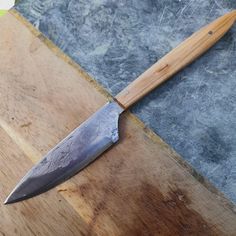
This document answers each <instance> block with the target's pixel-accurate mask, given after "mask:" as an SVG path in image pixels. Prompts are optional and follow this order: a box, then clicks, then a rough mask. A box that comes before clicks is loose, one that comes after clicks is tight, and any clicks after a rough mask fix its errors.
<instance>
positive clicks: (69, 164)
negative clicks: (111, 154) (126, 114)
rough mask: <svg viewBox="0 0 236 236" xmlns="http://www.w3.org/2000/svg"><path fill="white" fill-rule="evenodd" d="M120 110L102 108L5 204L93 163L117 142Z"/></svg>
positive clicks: (48, 156)
mask: <svg viewBox="0 0 236 236" xmlns="http://www.w3.org/2000/svg"><path fill="white" fill-rule="evenodd" d="M123 111H124V109H123V108H122V107H121V106H120V105H118V103H116V102H115V101H112V102H109V103H107V104H106V105H104V106H103V107H102V108H101V109H99V110H98V111H97V112H96V113H95V114H94V115H92V116H91V117H90V118H89V119H88V120H86V121H85V122H84V123H82V124H81V125H80V126H79V127H78V128H77V129H75V130H74V131H73V132H71V133H70V134H69V135H68V136H67V137H66V138H65V139H63V140H62V141H61V142H60V143H58V144H57V145H56V146H55V147H54V148H53V149H52V150H51V151H50V152H49V153H48V154H46V156H45V157H44V158H43V159H42V160H41V161H40V162H39V163H38V164H36V165H35V166H34V167H33V168H32V169H31V170H30V171H29V172H28V173H27V174H26V175H25V176H24V178H23V179H22V180H21V181H20V182H19V184H18V185H17V186H16V187H15V189H14V190H13V191H12V193H11V194H10V195H9V197H8V198H7V199H6V201H5V204H8V203H13V202H17V201H20V200H24V199H27V198H30V197H33V196H35V195H38V194H40V193H43V192H45V191H47V190H49V189H51V188H53V187H55V186H56V185H58V184H60V183H62V182H63V181H65V180H67V179H69V178H70V177H72V176H73V175H75V174H76V173H77V172H79V171H80V170H82V169H83V168H84V167H86V166H87V165H88V164H89V163H91V162H92V161H94V160H95V159H96V158H97V157H98V156H99V155H100V154H101V153H103V152H104V151H105V150H106V149H107V148H109V147H110V146H111V145H112V144H114V143H116V142H117V141H118V139H119V131H118V120H119V116H120V114H121V113H122V112H123Z"/></svg>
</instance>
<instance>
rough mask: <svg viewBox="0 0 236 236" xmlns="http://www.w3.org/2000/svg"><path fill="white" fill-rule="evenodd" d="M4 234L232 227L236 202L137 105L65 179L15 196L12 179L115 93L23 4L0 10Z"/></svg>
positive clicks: (217, 231)
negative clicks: (23, 12) (91, 158)
mask: <svg viewBox="0 0 236 236" xmlns="http://www.w3.org/2000/svg"><path fill="white" fill-rule="evenodd" d="M0 27H1V37H0V58H1V63H0V101H1V106H0V202H1V203H0V218H1V220H0V235H10V236H12V235H67V236H69V235H76V236H77V235H109V236H111V235H127V236H130V235H131V236H132V235H134V236H136V235H235V234H236V224H235V222H236V215H235V211H234V210H235V209H234V206H233V205H232V204H230V203H229V202H228V201H227V200H226V199H225V198H224V197H223V196H221V194H220V193H218V192H217V190H215V189H214V188H213V187H212V186H211V185H210V184H208V183H207V182H206V181H204V179H203V178H201V177H200V176H199V175H197V174H196V173H195V172H194V171H193V170H192V169H191V168H189V167H188V166H187V165H186V164H185V163H184V162H183V161H182V159H181V157H179V156H178V155H177V154H176V153H175V152H174V151H173V150H171V149H170V148H169V147H168V146H167V145H166V144H165V143H164V142H163V141H162V140H161V139H160V138H159V137H158V136H156V135H155V134H153V133H152V132H151V131H150V130H149V129H147V128H146V127H144V125H143V124H142V123H141V122H140V121H139V120H138V119H137V118H136V117H134V116H133V115H132V114H130V113H129V112H127V113H126V114H124V115H123V117H122V119H121V140H120V142H119V143H118V144H117V145H115V146H114V147H113V148H112V149H110V150H108V151H107V152H105V154H104V155H102V156H101V157H100V158H99V159H97V160H96V161H95V162H94V163H93V164H91V165H90V166H89V167H88V168H86V169H85V170H83V171H82V172H80V173H79V174H78V175H76V176H75V177H73V178H71V179H70V180H69V181H67V182H65V183H64V184H62V185H60V186H58V187H57V188H54V189H53V190H51V191H49V192H47V193H45V194H42V195H40V196H38V197H35V198H33V199H30V200H27V201H24V202H20V203H17V204H13V205H3V201H4V199H5V198H6V196H7V195H8V194H9V192H10V191H11V190H12V188H13V187H14V186H15V184H16V183H17V182H18V181H19V180H20V178H21V177H22V176H23V175H24V174H25V173H26V171H27V170H28V169H29V168H31V167H32V165H33V163H35V162H36V161H38V160H39V159H40V158H41V157H42V155H44V154H46V153H47V151H48V150H50V149H51V148H52V147H53V146H54V145H55V144H56V143H57V142H58V141H59V140H61V139H62V138H63V137H65V136H66V135H67V134H68V133H69V132H70V131H72V130H73V129H74V128H75V127H77V126H78V125H79V124H80V123H81V122H83V121H84V120H85V119H86V118H87V117H89V116H90V115H91V114H92V113H93V112H94V111H96V110H97V109H98V108H99V107H100V106H102V105H103V104H104V103H105V102H106V101H107V99H109V98H111V97H110V95H109V94H107V93H106V92H105V91H104V90H103V89H102V88H101V87H100V86H99V85H98V84H97V83H96V82H95V81H94V80H92V79H91V78H90V77H89V76H88V75H87V74H86V73H85V72H83V71H82V70H81V69H80V67H79V66H78V65H76V64H75V63H74V62H73V61H72V60H71V59H70V58H68V57H67V56H66V55H64V54H63V53H62V52H60V50H59V49H57V48H56V47H55V46H54V45H53V44H52V43H51V42H49V41H48V40H47V39H45V38H44V36H43V35H42V34H41V33H40V32H38V31H36V30H35V29H34V28H33V27H32V26H31V25H30V24H29V23H27V22H26V21H25V20H24V19H23V18H22V17H20V16H19V15H18V13H17V12H15V11H11V12H10V13H8V14H7V15H5V16H4V17H2V18H1V19H0Z"/></svg>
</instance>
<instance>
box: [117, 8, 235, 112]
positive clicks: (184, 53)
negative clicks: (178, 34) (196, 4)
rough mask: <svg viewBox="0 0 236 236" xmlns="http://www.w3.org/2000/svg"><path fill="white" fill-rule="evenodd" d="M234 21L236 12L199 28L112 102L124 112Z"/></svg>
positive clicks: (217, 36)
mask: <svg viewBox="0 0 236 236" xmlns="http://www.w3.org/2000/svg"><path fill="white" fill-rule="evenodd" d="M235 21H236V10H234V11H232V12H230V13H228V14H225V15H224V16H222V17H220V18H218V19H217V20H215V21H214V22H212V23H210V24H209V25H207V26H205V27H203V28H202V29H200V30H199V31H198V32H196V33H194V34H193V35H192V36H191V37H189V38H188V39H186V40H185V41H184V42H182V43H181V44H180V45H179V46H178V47H176V48H175V49H173V50H172V51H171V52H169V53H168V54H167V55H166V56H164V57H163V58H162V59H160V60H159V61H158V62H156V63H155V64H154V65H153V66H152V67H150V68H149V69H148V70H147V71H145V72H144V73H143V74H141V75H140V76H139V77H138V78H137V79H136V80H135V81H134V82H132V83H131V84H130V85H128V86H127V87H126V88H125V89H124V90H123V91H121V92H120V93H119V94H118V95H117V96H116V100H117V101H118V102H119V103H120V104H121V105H122V106H123V107H124V108H125V109H127V108H128V107H130V106H131V105H132V104H134V103H135V102H137V101H138V100H139V99H140V98H142V97H143V96H145V95H146V94H147V93H149V92H150V91H151V90H153V89H154V88H156V87H157V86H158V85H160V84H161V83H163V82H164V81H166V80H167V79H169V78H170V77H171V76H172V75H174V74H175V73H176V72H178V71H179V70H181V69H182V68H183V67H185V66H186V65H188V64H189V63H191V62H192V61H193V60H195V59H196V58H197V57H199V56H200V55H202V54H203V53H204V52H206V51H207V50H208V49H209V48H210V47H211V46H213V45H214V44H215V43H216V42H217V41H218V40H219V39H220V38H221V37H222V36H224V34H225V33H226V32H227V31H228V30H229V29H230V28H231V26H232V25H233V24H234V22H235Z"/></svg>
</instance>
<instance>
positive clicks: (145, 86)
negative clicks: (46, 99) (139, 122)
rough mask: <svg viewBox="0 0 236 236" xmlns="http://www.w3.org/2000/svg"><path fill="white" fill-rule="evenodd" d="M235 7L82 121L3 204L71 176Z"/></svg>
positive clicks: (221, 27)
mask: <svg viewBox="0 0 236 236" xmlns="http://www.w3.org/2000/svg"><path fill="white" fill-rule="evenodd" d="M235 20H236V10H234V11H232V12H230V13H228V14H225V15H224V16H222V17H220V18H218V19H216V20H215V21H213V22H212V23H211V24H209V25H207V26H205V27H203V28H202V29H200V30H199V31H198V32H196V33H194V34H193V35H192V36H191V37H189V38H188V39H186V40H185V41H184V42H183V43H181V44H180V45H179V46H178V47H177V48H175V49H173V50H172V51H171V52H170V53H168V54H167V55H166V56H164V57H163V58H162V59H160V60H159V61H158V62H157V63H155V64H154V65H153V66H152V67H150V68H149V69H148V70H147V71H145V72H144V73H143V74H141V75H140V76H139V77H138V78H137V79H136V80H135V81H134V82H132V83H131V84H130V85H128V87H126V88H125V89H124V90H123V91H121V92H120V93H119V94H118V95H117V96H116V97H115V98H114V100H113V101H111V102H109V103H107V104H105V105H104V106H103V107H102V108H101V109H100V110H98V111H97V112H96V113H95V114H94V115H92V116H91V117H90V118H89V119H88V120H87V121H85V122H84V123H82V124H81V125H80V126H79V127H78V128H76V129H75V130H74V131H72V133H70V134H69V135H68V136H67V137H66V138H65V139H63V140H62V141H61V142H60V143H58V144H57V145H56V146H55V147H54V148H53V149H52V150H51V151H49V152H48V153H47V154H46V155H45V157H43V158H42V160H41V161H40V162H38V163H37V164H36V165H35V166H34V167H33V168H32V169H31V170H30V171H29V172H28V173H27V174H26V175H25V176H24V177H23V178H22V179H21V181H20V182H19V183H18V184H17V185H16V187H15V188H14V189H13V191H12V192H11V193H10V195H9V196H8V197H7V199H6V200H5V202H4V203H5V204H9V203H14V202H18V201H21V200H25V199H28V198H31V197H33V196H36V195H38V194H41V193H43V192H45V191H47V190H49V189H51V188H53V187H55V186H56V185H58V184H60V183H62V182H63V181H65V180H67V179H69V178H71V177H72V176H73V175H75V174H76V173H78V172H79V171H80V170H82V169H83V168H85V167H86V166H87V165H88V164H89V163H91V162H93V161H94V160H95V159H96V158H97V157H98V156H99V155H100V154H102V153H103V152H104V151H105V150H106V149H108V148H109V147H110V146H112V145H113V144H114V143H116V142H117V141H118V139H119V131H118V130H119V128H118V121H119V117H120V115H121V113H122V112H123V111H125V110H127V109H128V108H129V107H130V106H131V105H133V104H134V103H135V102H137V101H138V100H139V99H141V98H142V97H143V96H145V95H146V94H147V93H149V92H150V91H151V90H153V89H154V88H156V87H157V86H158V85H160V84H162V83H163V82H164V81H166V80H167V79H169V78H170V77H171V76H172V75H173V74H175V73H177V72H178V71H179V70H181V69H182V68H183V67H185V66H186V65H188V64H189V63H191V62H192V61H193V60H194V59H196V58H197V57H199V56H200V55H202V54H203V53H204V52H206V51H207V50H208V49H209V48H210V47H211V46H213V45H214V44H215V43H216V42H217V41H218V40H219V39H220V38H221V37H223V35H224V34H225V33H226V32H227V31H228V30H229V29H230V28H231V27H232V25H233V24H234V22H235Z"/></svg>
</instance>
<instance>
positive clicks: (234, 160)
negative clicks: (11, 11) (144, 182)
mask: <svg viewBox="0 0 236 236" xmlns="http://www.w3.org/2000/svg"><path fill="white" fill-rule="evenodd" d="M235 8H236V1H235V0H228V1H225V0H198V1H194V0H166V1H162V0H145V1H140V0H119V1H117V0H116V1H115V0H93V1H92V0H21V2H20V3H19V4H18V5H17V6H16V9H17V10H18V11H19V12H21V13H22V15H24V16H25V17H26V18H27V19H28V20H29V21H30V22H32V23H33V24H34V25H35V26H36V27H37V28H38V29H39V30H40V31H42V32H43V33H44V34H45V35H46V36H47V37H48V38H50V39H51V40H52V41H53V42H54V43H55V44H57V45H58V46H59V47H60V48H61V49H62V50H63V51H64V52H65V53H67V54H68V55H69V56H71V57H72V58H73V59H74V60H75V61H76V62H78V63H79V64H80V65H81V66H82V67H83V68H84V69H85V70H86V71H87V72H88V73H89V74H90V75H91V76H92V77H93V78H95V79H96V80H97V81H98V82H99V83H101V84H102V85H103V86H104V87H105V88H106V89H107V90H108V91H109V92H111V93H112V94H113V95H115V94H116V93H118V92H119V91H120V90H121V89H123V88H124V87H125V86H126V85H127V84H129V83H130V82H131V81H132V80H134V79H135V78H136V77H137V76H138V75H139V74H140V73H141V72H143V71H144V70H145V69H147V68H148V67H149V66H151V65H152V64H153V63H154V62H155V61H156V60H157V59H158V58H160V57H162V56H163V55H164V54H165V53H167V52H168V51H169V50H170V49H172V48H173V47H175V46H176V45H177V44H178V43H180V42H181V41H182V40H184V39H185V38H186V37H188V36H189V35H190V34H191V33H193V32H194V31H196V30H197V29H199V28H200V27H201V26H203V25H205V24H207V23H208V22H210V21H212V20H213V19H215V18H216V17H218V16H220V15H222V14H224V13H226V12H228V11H230V10H232V9H235ZM65 79H66V78H65ZM132 111H133V112H134V113H135V114H136V115H137V116H138V117H139V118H140V119H141V120H142V121H143V122H144V123H145V124H146V125H147V126H149V127H150V128H152V129H153V130H154V131H155V132H156V133H157V134H158V135H160V136H161V137H162V138H163V139H164V140H165V141H166V142H167V143H168V144H170V145H171V146H172V147H173V148H174V149H175V150H176V151H177V152H178V153H179V154H181V155H182V156H183V157H184V158H185V159H186V160H187V161H188V162H189V163H190V164H191V165H192V166H193V167H194V168H195V169H196V170H197V171H199V172H200V173H201V174H203V175H204V176H205V177H207V178H208V179H209V180H210V181H211V182H212V183H213V184H214V185H215V186H216V187H218V188H219V189H220V190H221V191H222V192H224V193H225V194H226V195H227V196H228V197H229V198H230V199H231V200H232V201H234V202H236V25H235V27H233V28H232V30H231V31H230V32H229V33H227V35H226V36H225V37H224V38H223V39H222V40H221V41H220V42H219V43H218V44H217V45H216V46H214V48H213V49H211V50H210V51H209V52H208V53H206V54H205V55H204V56H203V57H201V58H200V59H199V60H197V61H196V62H195V63H193V64H192V65H190V66H189V67H188V68H186V69H185V70H183V71H182V72H181V73H179V74H177V75H176V76H175V77H174V78H172V79H171V80H170V81H168V82H167V83H165V84H164V85H163V86H161V87H160V88H158V89H156V90H155V91H154V92H152V93H151V94H150V95H148V96H147V97H146V98H145V99H143V100H142V101H140V102H139V103H138V104H137V105H135V106H134V107H133V108H132Z"/></svg>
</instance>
